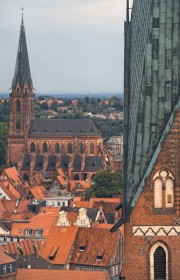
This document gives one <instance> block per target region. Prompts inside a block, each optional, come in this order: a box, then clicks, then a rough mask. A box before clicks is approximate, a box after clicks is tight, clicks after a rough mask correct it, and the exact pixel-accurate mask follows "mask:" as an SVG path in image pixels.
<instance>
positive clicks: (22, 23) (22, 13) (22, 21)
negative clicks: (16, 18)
mask: <svg viewBox="0 0 180 280" xmlns="http://www.w3.org/2000/svg"><path fill="white" fill-rule="evenodd" d="M21 10H22V12H21V15H22V20H21V26H24V20H23V15H24V9H23V7H22V9H21Z"/></svg>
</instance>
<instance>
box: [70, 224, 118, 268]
mask: <svg viewBox="0 0 180 280" xmlns="http://www.w3.org/2000/svg"><path fill="white" fill-rule="evenodd" d="M119 238H120V232H119V231H116V232H114V233H111V232H110V231H109V229H105V228H84V227H83V228H79V231H78V235H77V238H76V243H75V247H74V251H73V256H72V260H71V263H74V264H81V265H92V266H104V267H105V266H108V265H109V264H110V261H111V259H112V258H113V257H114V256H115V253H116V250H117V247H118V242H119ZM82 242H83V243H84V244H85V243H86V247H85V251H80V244H81V243H82ZM102 252H103V253H102ZM100 253H102V260H100V261H99V260H97V256H99V254H100Z"/></svg>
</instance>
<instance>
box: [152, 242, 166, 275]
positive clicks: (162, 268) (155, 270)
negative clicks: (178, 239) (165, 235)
mask: <svg viewBox="0 0 180 280" xmlns="http://www.w3.org/2000/svg"><path fill="white" fill-rule="evenodd" d="M168 262H169V256H168V249H167V247H166V246H165V244H164V243H161V242H157V243H155V244H154V245H153V247H152V248H151V250H150V279H151V280H158V279H159V280H167V279H168V275H169V273H168Z"/></svg>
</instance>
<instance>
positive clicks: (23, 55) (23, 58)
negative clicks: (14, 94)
mask: <svg viewBox="0 0 180 280" xmlns="http://www.w3.org/2000/svg"><path fill="white" fill-rule="evenodd" d="M18 83H19V85H20V88H24V85H25V83H26V85H27V86H28V88H32V87H33V84H32V79H31V72H30V66H29V58H28V51H27V44H26V35H25V28H24V19H23V8H22V20H21V27H20V35H19V45H18V51H17V58H16V66H15V72H14V78H13V81H12V88H13V89H15V88H16V86H17V84H18Z"/></svg>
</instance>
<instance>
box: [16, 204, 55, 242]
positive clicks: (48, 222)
mask: <svg viewBox="0 0 180 280" xmlns="http://www.w3.org/2000/svg"><path fill="white" fill-rule="evenodd" d="M52 208H53V207H52ZM58 210H59V209H58ZM58 213H59V212H57V211H56V212H55V211H54V209H53V210H52V211H49V212H45V213H44V212H40V213H39V214H38V215H36V216H35V217H34V218H32V219H31V220H29V221H27V222H26V223H25V222H13V223H12V229H11V235H12V236H24V230H25V229H27V228H28V229H32V231H33V232H32V236H34V230H35V229H42V230H43V231H42V236H43V237H46V236H47V235H48V233H49V231H50V229H51V228H52V226H53V225H55V224H56V222H57V220H58Z"/></svg>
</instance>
